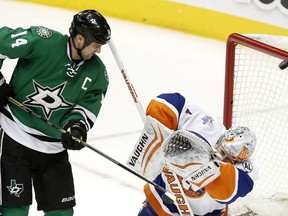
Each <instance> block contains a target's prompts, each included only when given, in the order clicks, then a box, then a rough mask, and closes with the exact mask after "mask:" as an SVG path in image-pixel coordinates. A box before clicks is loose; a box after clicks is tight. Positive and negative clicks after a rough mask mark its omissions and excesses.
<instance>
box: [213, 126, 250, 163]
mask: <svg viewBox="0 0 288 216" xmlns="http://www.w3.org/2000/svg"><path fill="white" fill-rule="evenodd" d="M255 146H256V136H255V134H254V133H253V132H252V131H251V130H250V129H249V128H248V127H242V126H239V127H231V128H230V129H229V130H227V131H226V132H225V134H224V135H223V137H222V138H220V139H219V141H218V142H217V144H216V146H215V148H216V149H217V151H219V152H220V153H221V154H222V156H223V158H225V157H228V158H229V159H230V160H231V161H232V162H234V161H243V160H246V159H247V158H249V157H250V156H251V155H252V153H253V152H254V150H255Z"/></svg>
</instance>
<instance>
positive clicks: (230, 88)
mask: <svg viewBox="0 0 288 216" xmlns="http://www.w3.org/2000/svg"><path fill="white" fill-rule="evenodd" d="M287 50H288V37H284V36H276V35H259V34H254V35H241V34H237V33H233V34H231V35H230V36H229V37H228V39H227V44H226V74H225V93H224V113H223V123H224V125H225V126H226V128H227V129H228V128H230V127H231V126H240V125H241V126H247V127H249V128H250V129H251V130H253V131H254V132H255V134H256V136H257V145H256V151H255V153H254V155H255V158H256V159H257V161H258V162H257V163H258V164H259V178H258V180H257V181H256V182H255V185H254V189H253V192H252V193H251V196H253V197H254V196H255V197H256V198H257V197H259V198H268V199H269V198H271V197H273V196H275V195H276V196H277V194H281V193H282V194H283V193H284V194H286V195H287V194H288V184H287V182H288V172H287V164H288V157H287V153H288V69H283V70H281V69H280V68H279V64H280V63H281V62H283V60H286V59H288V52H287Z"/></svg>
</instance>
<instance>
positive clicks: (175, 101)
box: [146, 93, 185, 130]
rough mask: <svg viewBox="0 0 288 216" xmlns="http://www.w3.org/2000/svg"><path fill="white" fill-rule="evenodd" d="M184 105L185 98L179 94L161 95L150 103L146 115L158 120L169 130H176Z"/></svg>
mask: <svg viewBox="0 0 288 216" xmlns="http://www.w3.org/2000/svg"><path fill="white" fill-rule="evenodd" d="M184 104H185V98H184V97H183V96H182V95H181V94H179V93H169V94H161V95H159V96H157V97H156V98H154V99H152V100H151V101H150V103H149V104H148V106H147V109H146V115H150V116H151V117H153V118H155V119H157V120H158V121H159V122H161V123H162V124H164V125H165V126H166V127H168V128H169V129H171V130H176V129H177V127H178V119H179V116H180V113H181V112H182V109H183V107H184Z"/></svg>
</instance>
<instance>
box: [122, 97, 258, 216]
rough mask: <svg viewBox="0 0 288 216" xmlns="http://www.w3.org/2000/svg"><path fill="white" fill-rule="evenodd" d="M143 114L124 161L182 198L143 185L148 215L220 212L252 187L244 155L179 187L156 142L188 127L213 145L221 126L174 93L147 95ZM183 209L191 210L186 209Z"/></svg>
mask: <svg viewBox="0 0 288 216" xmlns="http://www.w3.org/2000/svg"><path fill="white" fill-rule="evenodd" d="M146 114H147V122H146V124H145V127H144V129H143V131H142V134H141V136H140V137H139V139H138V141H137V144H136V146H135V148H134V150H133V151H132V153H131V155H130V157H129V159H128V161H127V164H128V166H129V167H130V168H133V169H134V170H136V171H138V172H139V173H141V174H142V175H144V176H146V177H147V178H150V179H151V180H154V182H155V183H157V184H158V185H160V186H162V187H164V188H165V189H167V190H168V191H170V192H172V193H173V191H172V190H173V188H174V189H175V188H177V189H179V190H177V191H181V195H177V194H174V195H175V196H176V197H178V198H179V196H182V197H183V199H181V200H180V199H178V200H177V201H176V202H174V203H172V204H171V203H166V202H165V201H164V202H163V199H162V195H163V192H161V191H159V190H157V189H155V188H154V186H153V185H150V184H146V185H145V187H144V192H145V195H146V202H145V205H147V203H149V205H150V206H151V207H152V209H153V211H154V213H155V214H153V213H150V214H149V216H150V215H151V216H154V215H155V216H156V215H193V214H195V215H210V214H211V213H212V214H213V215H221V212H222V210H223V209H224V208H225V206H226V205H227V204H230V203H232V202H234V201H235V200H236V199H237V198H238V197H244V196H246V194H248V193H250V192H251V191H252V189H253V185H254V180H255V179H256V177H257V175H258V170H257V168H256V167H255V164H254V162H253V160H252V159H250V158H249V159H248V160H246V161H242V162H241V163H238V164H231V163H226V162H222V161H218V162H219V173H217V178H216V179H213V181H212V182H209V183H207V184H206V185H204V186H203V187H202V186H201V188H200V189H199V190H198V189H197V190H196V189H194V190H193V188H192V187H190V188H187V187H185V185H184V184H183V181H182V178H181V177H180V176H178V175H177V174H175V172H172V171H171V170H170V169H169V167H167V166H166V165H164V164H165V162H164V161H165V160H164V157H163V152H162V151H161V150H162V149H161V146H162V144H163V143H164V144H165V139H166V138H168V137H169V135H171V134H172V133H173V131H178V130H186V131H192V132H193V133H195V134H197V136H199V137H201V138H202V139H203V140H205V142H207V143H209V145H210V146H211V148H214V146H215V144H216V143H217V141H218V140H219V139H220V137H222V136H223V134H224V133H225V131H226V128H225V127H224V125H223V124H222V122H221V121H219V120H218V119H216V118H215V117H213V116H212V115H211V114H209V113H206V112H205V111H203V110H202V109H201V108H200V107H198V106H196V105H195V104H193V103H192V102H191V101H189V100H187V99H186V98H184V97H183V96H182V95H181V94H179V93H170V94H161V95H159V96H158V97H156V98H154V99H152V100H151V101H150V103H149V105H148V107H147V110H146ZM171 189H172V190H171ZM185 206H186V207H185ZM182 210H183V212H182V213H181V211H182ZM153 211H152V212H153ZM189 211H190V212H191V214H188V212H189ZM139 215H141V214H139ZM143 215H145V214H143Z"/></svg>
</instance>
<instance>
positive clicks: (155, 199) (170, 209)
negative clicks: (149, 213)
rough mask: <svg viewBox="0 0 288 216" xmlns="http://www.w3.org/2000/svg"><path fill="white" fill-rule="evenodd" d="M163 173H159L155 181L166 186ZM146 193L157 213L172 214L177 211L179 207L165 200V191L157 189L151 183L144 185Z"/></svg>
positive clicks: (169, 215) (168, 215) (167, 215)
mask: <svg viewBox="0 0 288 216" xmlns="http://www.w3.org/2000/svg"><path fill="white" fill-rule="evenodd" d="M162 175H163V173H161V174H159V175H158V176H157V177H156V179H155V180H154V182H155V183H156V184H157V185H159V186H161V187H163V188H165V183H164V181H163V178H162ZM144 193H145V195H146V200H147V201H148V202H149V204H150V206H151V207H152V208H153V210H154V211H155V212H156V213H157V215H161V216H172V215H174V214H173V213H177V212H178V210H177V207H176V206H175V205H174V204H169V203H166V202H165V201H163V199H162V196H163V194H164V192H163V191H160V190H158V189H156V188H155V187H154V186H153V185H151V184H146V185H145V186H144Z"/></svg>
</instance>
